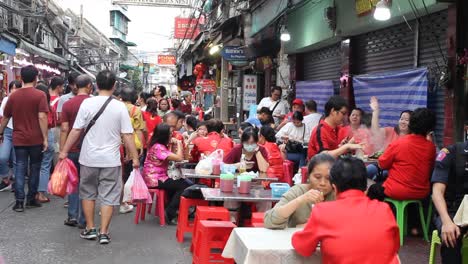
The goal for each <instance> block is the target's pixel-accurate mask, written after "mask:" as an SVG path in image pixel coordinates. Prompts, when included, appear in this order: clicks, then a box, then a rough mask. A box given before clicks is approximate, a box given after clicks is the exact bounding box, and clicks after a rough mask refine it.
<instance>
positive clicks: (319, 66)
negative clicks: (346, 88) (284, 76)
mask: <svg viewBox="0 0 468 264" xmlns="http://www.w3.org/2000/svg"><path fill="white" fill-rule="evenodd" d="M340 77H341V42H338V43H336V44H333V45H331V46H328V47H325V48H322V49H318V50H314V51H311V52H308V53H305V54H304V81H322V80H332V81H333V84H334V87H335V94H337V93H339V81H340Z"/></svg>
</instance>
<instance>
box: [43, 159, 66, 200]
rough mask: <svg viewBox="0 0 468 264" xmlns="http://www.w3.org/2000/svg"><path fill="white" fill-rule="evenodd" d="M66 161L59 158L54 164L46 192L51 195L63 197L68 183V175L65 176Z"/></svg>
mask: <svg viewBox="0 0 468 264" xmlns="http://www.w3.org/2000/svg"><path fill="white" fill-rule="evenodd" d="M67 167H68V165H67V162H66V161H65V160H61V161H59V162H58V163H57V165H56V166H55V169H54V172H53V173H52V175H51V176H50V180H49V184H48V188H47V189H48V192H49V193H50V194H52V195H55V196H59V197H62V198H63V197H65V195H66V194H67V184H68V176H67V173H68V172H67Z"/></svg>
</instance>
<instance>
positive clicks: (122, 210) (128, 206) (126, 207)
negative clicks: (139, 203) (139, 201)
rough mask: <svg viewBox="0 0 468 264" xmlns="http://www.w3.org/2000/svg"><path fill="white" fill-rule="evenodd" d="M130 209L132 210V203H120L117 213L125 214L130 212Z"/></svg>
mask: <svg viewBox="0 0 468 264" xmlns="http://www.w3.org/2000/svg"><path fill="white" fill-rule="evenodd" d="M131 211H133V205H131V204H125V205H121V206H120V209H119V213H121V214H127V213H130V212H131Z"/></svg>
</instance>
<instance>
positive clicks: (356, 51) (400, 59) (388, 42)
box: [351, 23, 415, 74]
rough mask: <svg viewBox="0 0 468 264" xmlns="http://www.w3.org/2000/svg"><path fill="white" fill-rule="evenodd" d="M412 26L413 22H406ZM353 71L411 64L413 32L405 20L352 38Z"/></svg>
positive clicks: (411, 65) (407, 66)
mask: <svg viewBox="0 0 468 264" xmlns="http://www.w3.org/2000/svg"><path fill="white" fill-rule="evenodd" d="M410 25H411V27H412V28H413V30H414V25H415V23H410ZM351 41H352V42H351V45H352V57H353V64H354V65H353V66H352V69H351V70H352V73H353V74H367V73H374V72H382V71H392V70H401V69H408V68H413V66H414V41H415V34H414V32H413V31H411V30H410V28H409V27H408V25H407V24H406V23H401V24H398V25H395V26H392V27H389V28H385V29H382V30H378V31H372V32H368V33H365V34H362V35H359V36H356V37H354V38H352V40H351Z"/></svg>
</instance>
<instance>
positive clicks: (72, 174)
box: [65, 159, 80, 194]
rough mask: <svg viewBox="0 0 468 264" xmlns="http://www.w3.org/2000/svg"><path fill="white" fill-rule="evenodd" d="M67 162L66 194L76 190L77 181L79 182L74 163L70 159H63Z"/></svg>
mask: <svg viewBox="0 0 468 264" xmlns="http://www.w3.org/2000/svg"><path fill="white" fill-rule="evenodd" d="M65 162H66V163H67V174H68V183H67V194H73V193H76V192H77V191H78V183H79V182H80V180H79V178H78V169H77V168H76V166H75V163H73V161H71V160H70V159H65Z"/></svg>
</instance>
